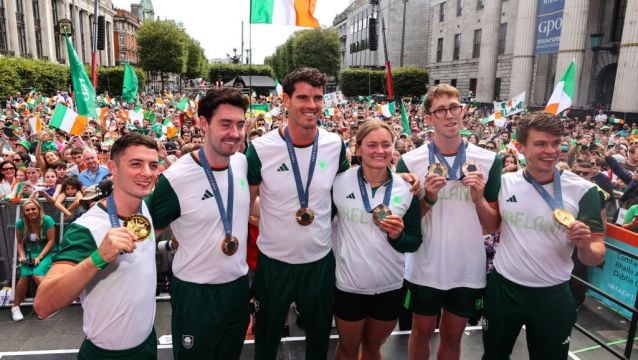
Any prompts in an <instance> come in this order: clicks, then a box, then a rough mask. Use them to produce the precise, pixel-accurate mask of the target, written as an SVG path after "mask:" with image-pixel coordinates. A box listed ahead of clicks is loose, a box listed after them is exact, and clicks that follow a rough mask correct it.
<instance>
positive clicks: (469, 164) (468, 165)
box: [461, 160, 481, 176]
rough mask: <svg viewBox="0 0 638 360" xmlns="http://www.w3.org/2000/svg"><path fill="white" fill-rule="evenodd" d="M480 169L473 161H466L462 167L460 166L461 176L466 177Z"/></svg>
mask: <svg viewBox="0 0 638 360" xmlns="http://www.w3.org/2000/svg"><path fill="white" fill-rule="evenodd" d="M480 169H481V168H480V167H479V165H478V163H477V162H476V161H475V160H468V161H466V162H464V163H463V165H462V166H461V171H462V172H463V175H465V176H467V175H468V174H469V173H471V172H473V171H479V170H480Z"/></svg>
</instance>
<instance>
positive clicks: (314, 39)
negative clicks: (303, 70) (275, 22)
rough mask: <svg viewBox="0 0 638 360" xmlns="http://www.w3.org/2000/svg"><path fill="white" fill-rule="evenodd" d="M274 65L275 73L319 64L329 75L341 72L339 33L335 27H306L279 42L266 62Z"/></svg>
mask: <svg viewBox="0 0 638 360" xmlns="http://www.w3.org/2000/svg"><path fill="white" fill-rule="evenodd" d="M266 61H267V64H268V65H270V66H271V67H272V68H273V71H274V72H275V76H276V77H277V78H279V79H283V78H284V77H285V76H286V74H288V73H289V72H291V71H293V70H294V69H296V68H300V67H303V66H310V67H315V68H317V69H319V70H321V71H322V72H323V73H325V74H328V75H334V76H337V75H338V71H339V36H338V34H337V32H336V31H334V30H331V29H313V30H302V31H297V32H296V33H294V34H292V35H291V36H290V37H289V38H288V39H287V40H286V42H285V43H283V44H281V45H279V46H278V47H277V49H276V50H275V53H274V54H272V55H271V56H268V57H267V58H266V59H265V60H264V63H266Z"/></svg>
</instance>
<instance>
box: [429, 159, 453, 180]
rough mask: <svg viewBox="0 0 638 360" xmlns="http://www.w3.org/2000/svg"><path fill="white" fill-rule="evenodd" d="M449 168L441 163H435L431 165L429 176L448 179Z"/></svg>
mask: <svg viewBox="0 0 638 360" xmlns="http://www.w3.org/2000/svg"><path fill="white" fill-rule="evenodd" d="M447 171H448V170H447V166H445V165H443V164H441V163H434V164H432V165H430V168H429V169H428V173H429V174H434V175H438V176H443V177H445V178H447Z"/></svg>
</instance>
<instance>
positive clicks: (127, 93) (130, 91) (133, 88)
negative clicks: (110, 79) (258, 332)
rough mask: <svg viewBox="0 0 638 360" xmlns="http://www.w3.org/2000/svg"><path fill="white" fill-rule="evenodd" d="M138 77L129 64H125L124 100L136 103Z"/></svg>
mask: <svg viewBox="0 0 638 360" xmlns="http://www.w3.org/2000/svg"><path fill="white" fill-rule="evenodd" d="M137 86H138V82H137V75H136V74H135V70H134V69H133V67H132V66H131V65H129V64H124V81H123V82H122V99H124V100H125V101H128V102H133V101H135V98H136V97H137Z"/></svg>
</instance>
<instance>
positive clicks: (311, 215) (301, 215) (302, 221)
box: [295, 208, 315, 226]
mask: <svg viewBox="0 0 638 360" xmlns="http://www.w3.org/2000/svg"><path fill="white" fill-rule="evenodd" d="M295 220H297V223H298V224H299V225H301V226H308V225H310V224H312V222H313V221H314V220H315V212H314V211H312V209H310V208H301V209H299V210H297V213H295Z"/></svg>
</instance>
